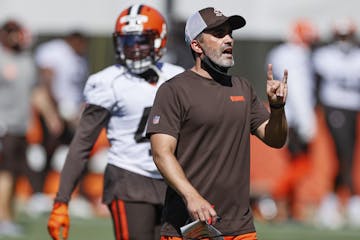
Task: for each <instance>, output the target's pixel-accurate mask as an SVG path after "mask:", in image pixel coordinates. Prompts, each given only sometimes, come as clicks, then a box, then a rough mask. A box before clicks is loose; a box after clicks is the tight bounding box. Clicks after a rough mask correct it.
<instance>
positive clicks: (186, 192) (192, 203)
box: [150, 133, 217, 223]
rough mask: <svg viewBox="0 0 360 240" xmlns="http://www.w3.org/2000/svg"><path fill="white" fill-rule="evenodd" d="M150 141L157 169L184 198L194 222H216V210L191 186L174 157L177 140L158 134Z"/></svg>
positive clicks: (152, 136) (153, 135)
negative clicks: (198, 220)
mask: <svg viewBox="0 0 360 240" xmlns="http://www.w3.org/2000/svg"><path fill="white" fill-rule="evenodd" d="M150 141H151V149H152V153H153V158H154V162H155V164H156V166H157V168H158V169H159V171H160V173H161V174H162V175H163V177H164V179H165V181H166V182H167V183H168V184H169V186H170V187H171V188H173V189H174V190H175V191H176V192H177V193H178V194H179V195H180V196H181V197H182V198H183V200H184V202H185V204H186V206H187V208H188V211H189V214H190V216H191V217H192V218H193V219H194V220H197V219H200V220H201V221H209V222H210V223H211V221H213V222H216V217H217V214H216V212H215V210H214V209H213V208H212V206H211V204H210V203H209V202H208V201H206V200H205V199H204V198H203V197H202V196H201V195H200V194H199V193H198V191H197V190H196V189H195V188H194V187H193V186H192V185H191V183H190V182H189V180H188V179H187V177H186V176H185V173H184V171H183V169H182V167H181V166H180V164H179V162H178V160H177V159H176V157H175V155H174V152H175V149H176V144H177V140H176V138H174V137H173V136H170V135H167V134H160V133H156V134H152V135H151V137H150Z"/></svg>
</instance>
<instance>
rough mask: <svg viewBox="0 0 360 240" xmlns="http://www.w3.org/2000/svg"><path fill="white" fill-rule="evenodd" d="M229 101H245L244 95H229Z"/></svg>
mask: <svg viewBox="0 0 360 240" xmlns="http://www.w3.org/2000/svg"><path fill="white" fill-rule="evenodd" d="M230 101H232V102H245V97H244V96H241V95H240V96H230Z"/></svg>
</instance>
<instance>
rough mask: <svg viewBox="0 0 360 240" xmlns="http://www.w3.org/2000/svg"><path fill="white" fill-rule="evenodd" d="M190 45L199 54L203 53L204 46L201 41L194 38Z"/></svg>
mask: <svg viewBox="0 0 360 240" xmlns="http://www.w3.org/2000/svg"><path fill="white" fill-rule="evenodd" d="M190 47H191V49H192V50H193V51H194V52H196V53H198V54H201V53H203V50H202V47H201V46H200V43H199V41H197V40H192V41H191V43H190Z"/></svg>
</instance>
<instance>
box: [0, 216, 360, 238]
mask: <svg viewBox="0 0 360 240" xmlns="http://www.w3.org/2000/svg"><path fill="white" fill-rule="evenodd" d="M18 220H19V222H20V223H21V224H22V225H23V226H24V227H25V230H26V234H25V235H24V236H23V237H21V238H5V237H0V239H1V240H14V239H18V240H46V239H50V237H49V236H48V234H47V229H46V222H47V217H46V216H44V217H39V218H36V219H32V218H29V217H25V216H21V217H19V218H18ZM256 227H257V232H258V236H259V240H359V239H360V229H359V230H354V229H344V230H341V231H340V230H339V231H329V230H321V229H317V228H314V227H312V226H304V225H302V224H296V223H285V224H269V223H259V222H257V223H256ZM112 239H113V230H112V226H111V221H110V219H109V218H94V219H87V220H83V219H75V218H73V219H71V229H70V237H69V239H68V240H112Z"/></svg>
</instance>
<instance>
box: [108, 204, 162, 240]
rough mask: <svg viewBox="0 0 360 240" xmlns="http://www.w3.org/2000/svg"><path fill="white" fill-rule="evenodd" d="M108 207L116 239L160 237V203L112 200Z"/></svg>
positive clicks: (151, 239) (143, 239)
mask: <svg viewBox="0 0 360 240" xmlns="http://www.w3.org/2000/svg"><path fill="white" fill-rule="evenodd" d="M108 207H109V210H110V212H111V217H112V221H113V227H114V232H115V239H116V240H127V239H140V240H154V239H160V217H161V210H162V205H156V204H150V203H143V202H128V201H122V200H113V201H112V202H111V203H110V204H109V205H108Z"/></svg>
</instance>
